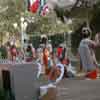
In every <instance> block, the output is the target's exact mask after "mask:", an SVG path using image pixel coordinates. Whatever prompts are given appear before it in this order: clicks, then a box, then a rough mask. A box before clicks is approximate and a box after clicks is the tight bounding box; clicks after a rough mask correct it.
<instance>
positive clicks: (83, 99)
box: [57, 79, 100, 100]
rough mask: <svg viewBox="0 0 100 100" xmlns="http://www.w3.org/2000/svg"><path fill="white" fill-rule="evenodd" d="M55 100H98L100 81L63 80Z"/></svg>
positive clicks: (99, 98)
mask: <svg viewBox="0 0 100 100" xmlns="http://www.w3.org/2000/svg"><path fill="white" fill-rule="evenodd" d="M57 88H58V96H57V97H58V98H57V100H100V80H99V79H98V80H63V81H62V82H61V83H60V84H58V86H57Z"/></svg>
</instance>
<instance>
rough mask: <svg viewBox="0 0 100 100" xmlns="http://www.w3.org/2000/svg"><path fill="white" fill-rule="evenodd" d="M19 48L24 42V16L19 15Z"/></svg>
mask: <svg viewBox="0 0 100 100" xmlns="http://www.w3.org/2000/svg"><path fill="white" fill-rule="evenodd" d="M20 20H21V48H22V50H23V44H24V42H23V41H24V17H21V19H20Z"/></svg>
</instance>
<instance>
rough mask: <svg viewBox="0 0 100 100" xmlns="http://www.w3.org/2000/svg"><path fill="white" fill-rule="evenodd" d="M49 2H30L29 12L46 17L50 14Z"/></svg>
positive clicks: (33, 0)
mask: <svg viewBox="0 0 100 100" xmlns="http://www.w3.org/2000/svg"><path fill="white" fill-rule="evenodd" d="M46 1H47V0H28V1H27V3H28V11H30V12H32V13H39V14H40V15H41V16H45V15H46V14H47V13H48V12H49V7H48V4H47V2H46Z"/></svg>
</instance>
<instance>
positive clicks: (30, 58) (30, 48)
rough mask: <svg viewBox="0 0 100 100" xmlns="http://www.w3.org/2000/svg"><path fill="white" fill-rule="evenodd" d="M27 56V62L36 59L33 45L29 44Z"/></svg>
mask: <svg viewBox="0 0 100 100" xmlns="http://www.w3.org/2000/svg"><path fill="white" fill-rule="evenodd" d="M25 58H26V62H32V61H33V59H34V54H33V52H32V47H31V46H30V45H28V46H27V49H26V53H25Z"/></svg>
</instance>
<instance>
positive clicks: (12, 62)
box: [0, 59, 35, 64]
mask: <svg viewBox="0 0 100 100" xmlns="http://www.w3.org/2000/svg"><path fill="white" fill-rule="evenodd" d="M32 63H33V64H34V63H35V61H32V62H26V61H25V60H14V61H12V60H9V59H0V64H32Z"/></svg>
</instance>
